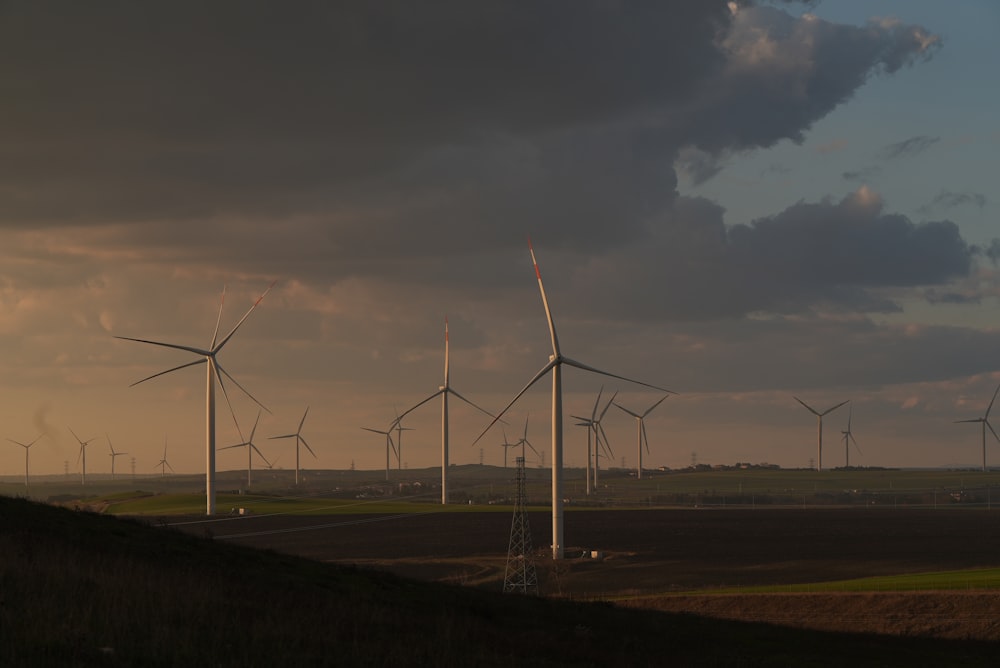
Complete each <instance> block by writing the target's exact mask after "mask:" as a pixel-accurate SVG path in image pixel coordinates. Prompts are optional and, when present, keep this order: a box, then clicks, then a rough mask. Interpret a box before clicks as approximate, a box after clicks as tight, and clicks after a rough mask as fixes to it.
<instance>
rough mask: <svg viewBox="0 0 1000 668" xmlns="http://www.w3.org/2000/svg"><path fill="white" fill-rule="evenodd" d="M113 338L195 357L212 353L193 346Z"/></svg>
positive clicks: (125, 337)
mask: <svg viewBox="0 0 1000 668" xmlns="http://www.w3.org/2000/svg"><path fill="white" fill-rule="evenodd" d="M115 338H116V339H121V340H122V341H135V342H136V343H148V344H149V345H151V346H163V347H164V348H173V349H174V350H184V351H186V352H189V353H194V354H195V355H201V356H202V357H204V356H206V355H211V354H212V351H210V350H202V349H201V348H195V347H193V346H181V345H178V344H176V343H164V342H163V341H150V340H149V339H133V338H132V337H130V336H116V337H115Z"/></svg>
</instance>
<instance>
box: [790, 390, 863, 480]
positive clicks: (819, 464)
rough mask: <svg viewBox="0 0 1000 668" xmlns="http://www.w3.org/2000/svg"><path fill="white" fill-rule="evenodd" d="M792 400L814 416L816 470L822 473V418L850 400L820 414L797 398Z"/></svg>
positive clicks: (794, 397)
mask: <svg viewBox="0 0 1000 668" xmlns="http://www.w3.org/2000/svg"><path fill="white" fill-rule="evenodd" d="M792 398H793V399H795V401H797V402H799V403H800V404H802V405H803V406H805V408H806V410H807V411H809V412H810V413H812V414H813V415H815V416H816V449H817V459H816V470H817V471H822V470H823V416H824V415H827V414H828V413H832V412H833V411H835V410H837V409H838V408H840V407H841V406H843V405H844V404H846V403H847V401H850V399H848V400H847V401H841V402H840V403H839V404H837V405H836V406H833V407H832V408H827V409H826V410H825V411H823V412H822V413H820V412H818V411H817V410H816V409H814V408H813V407H812V406H810V405H809V404H807V403H806V402H804V401H802V400H801V399H799V398H798V397H796V396H794V395H792Z"/></svg>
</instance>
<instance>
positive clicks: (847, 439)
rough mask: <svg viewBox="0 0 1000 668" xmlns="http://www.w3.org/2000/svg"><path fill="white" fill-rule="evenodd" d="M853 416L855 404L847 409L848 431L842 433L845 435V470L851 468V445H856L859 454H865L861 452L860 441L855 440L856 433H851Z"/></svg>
mask: <svg viewBox="0 0 1000 668" xmlns="http://www.w3.org/2000/svg"><path fill="white" fill-rule="evenodd" d="M853 415H854V404H851V405H850V406H848V407H847V429H846V430H844V431H841V432H840V433H841V434H843V435H844V468H850V466H851V445H850V444H851V443H854V447H855V448H857V451H858V454H864V453H863V452H861V446H859V445H858V441H857V440H856V439H855V438H854V432H852V431H851V417H852V416H853Z"/></svg>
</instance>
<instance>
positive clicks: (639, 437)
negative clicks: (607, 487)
mask: <svg viewBox="0 0 1000 668" xmlns="http://www.w3.org/2000/svg"><path fill="white" fill-rule="evenodd" d="M669 396H670V395H669V394H667V395H664V396H663V399H666V398H667V397H669ZM663 399H660V400H659V401H657V402H656V403H655V404H653V405H652V406H650V407H649V408H647V409H646V412H645V413H642V414H639V413H635V412H633V411H630V410H629V409H627V408H625V407H624V406H622V405H621V404H618V403H616V404H615V406H617V407H618V408H620V409H622V410H623V411H625V412H626V413H628V414H629V415H631V416H632V417H634V418H635V441H636V450H637V451H638V460H639V464H638V466H637V467H636V470H635V477H636V479H637V480H642V445H643V443H645V444H646V454H649V438H648V437H647V436H646V422H645V420H646V416H647V415H649V414H650V413H652V412H653V409H654V408H656V407H657V406H659V405H660V404H662V403H663Z"/></svg>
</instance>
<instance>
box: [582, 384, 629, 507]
mask: <svg viewBox="0 0 1000 668" xmlns="http://www.w3.org/2000/svg"><path fill="white" fill-rule="evenodd" d="M602 394H604V386H603V385H602V386H601V389H600V390H599V391H598V392H597V398H596V399H594V408H593V410H591V411H590V417H589V418H585V417H580V416H579V415H574V416H573V418H574V419H576V420H580V422H577V423H576V426H578V427H587V495H588V496H589V495H590V492H591V487H590V480H591V473H590V471H591V468H590V460H591V456H592V455H591V450H590V435H591V433H593V434H594V449H595V450H596V448H597V444H598V441H599V440H600V437H601V431H599V430H603V427H601V420H602V419H603V418H604V414H605V413H607V412H608V409H609V408H610V407H611V404H612V402H614V400H615V397H616V396H618V393H617V392H615V393H614V395H612V397H611V399H609V400H608V403H607V405H605V406H604V410H602V411H601V417H597V410H598V408H599V405H600V403H601V395H602ZM594 470H595V471H596V469H594ZM594 485H595V486H596V485H597V478H596V473H595V476H594Z"/></svg>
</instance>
